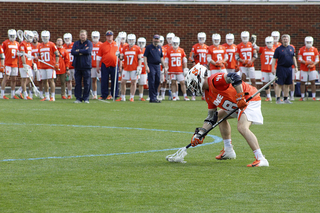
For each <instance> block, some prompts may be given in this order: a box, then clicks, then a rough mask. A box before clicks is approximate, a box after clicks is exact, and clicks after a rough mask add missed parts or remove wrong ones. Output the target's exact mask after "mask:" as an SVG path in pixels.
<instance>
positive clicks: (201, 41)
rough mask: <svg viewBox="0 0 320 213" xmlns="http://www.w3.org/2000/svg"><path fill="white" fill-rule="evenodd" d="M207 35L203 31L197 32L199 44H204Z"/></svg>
mask: <svg viewBox="0 0 320 213" xmlns="http://www.w3.org/2000/svg"><path fill="white" fill-rule="evenodd" d="M206 38H207V35H206V34H205V33H203V32H201V33H198V41H199V44H204V43H205V42H206Z"/></svg>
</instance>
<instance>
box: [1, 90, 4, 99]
mask: <svg viewBox="0 0 320 213" xmlns="http://www.w3.org/2000/svg"><path fill="white" fill-rule="evenodd" d="M3 96H4V90H1V98H2V97H3Z"/></svg>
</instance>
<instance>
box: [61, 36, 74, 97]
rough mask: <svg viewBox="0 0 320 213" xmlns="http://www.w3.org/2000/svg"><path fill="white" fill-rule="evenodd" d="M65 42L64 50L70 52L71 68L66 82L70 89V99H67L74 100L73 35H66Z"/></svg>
mask: <svg viewBox="0 0 320 213" xmlns="http://www.w3.org/2000/svg"><path fill="white" fill-rule="evenodd" d="M63 40H64V44H63V48H64V49H66V50H67V51H68V53H69V58H70V67H69V73H70V75H67V77H66V82H67V89H68V97H67V99H71V98H72V80H73V79H74V67H73V66H72V62H73V55H72V54H71V50H72V47H73V42H72V35H71V33H65V34H64V35H63Z"/></svg>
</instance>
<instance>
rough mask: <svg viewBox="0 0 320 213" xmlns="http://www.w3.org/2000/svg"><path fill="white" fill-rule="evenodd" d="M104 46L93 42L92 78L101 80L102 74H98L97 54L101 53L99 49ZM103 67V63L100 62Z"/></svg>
mask: <svg viewBox="0 0 320 213" xmlns="http://www.w3.org/2000/svg"><path fill="white" fill-rule="evenodd" d="M101 45H102V42H101V41H99V42H97V43H96V44H94V43H93V42H92V52H91V59H92V69H91V78H101V72H99V73H97V54H98V52H99V48H100V46H101ZM100 67H101V62H100Z"/></svg>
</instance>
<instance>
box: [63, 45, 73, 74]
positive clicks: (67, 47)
mask: <svg viewBox="0 0 320 213" xmlns="http://www.w3.org/2000/svg"><path fill="white" fill-rule="evenodd" d="M72 47H73V42H71V44H69V45H67V44H63V48H64V49H66V50H67V52H68V53H69V59H70V67H69V69H71V70H72V69H74V67H73V66H72V62H73V57H74V56H73V55H72V54H71V50H72Z"/></svg>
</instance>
